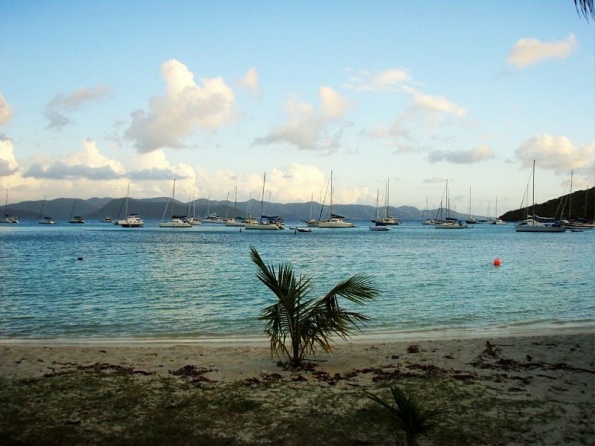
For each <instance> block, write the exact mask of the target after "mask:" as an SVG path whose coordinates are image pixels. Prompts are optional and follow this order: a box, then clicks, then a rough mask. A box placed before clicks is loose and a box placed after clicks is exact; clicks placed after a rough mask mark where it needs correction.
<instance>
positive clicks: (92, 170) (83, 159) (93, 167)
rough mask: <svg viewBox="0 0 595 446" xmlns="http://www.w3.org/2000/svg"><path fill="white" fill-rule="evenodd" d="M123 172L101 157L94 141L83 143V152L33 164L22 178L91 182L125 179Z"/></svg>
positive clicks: (109, 160) (116, 163)
mask: <svg viewBox="0 0 595 446" xmlns="http://www.w3.org/2000/svg"><path fill="white" fill-rule="evenodd" d="M125 174H126V172H125V170H124V168H123V167H122V165H121V164H120V163H119V162H118V161H115V160H111V159H109V158H107V157H105V156H104V155H102V154H101V153H100V152H99V150H98V149H97V146H96V144H95V142H94V141H92V140H86V141H84V142H83V150H82V151H80V152H75V153H72V154H70V155H68V156H66V157H63V158H60V159H54V160H46V161H40V162H36V163H33V164H31V165H30V166H29V168H28V169H27V170H26V171H25V172H24V174H23V177H24V178H36V179H53V180H66V179H69V180H77V179H87V180H93V181H104V180H105V181H107V180H118V179H122V178H124V177H125Z"/></svg>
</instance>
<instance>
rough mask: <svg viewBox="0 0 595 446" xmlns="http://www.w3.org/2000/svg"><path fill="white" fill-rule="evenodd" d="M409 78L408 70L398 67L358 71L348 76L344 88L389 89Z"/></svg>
mask: <svg viewBox="0 0 595 446" xmlns="http://www.w3.org/2000/svg"><path fill="white" fill-rule="evenodd" d="M410 79H411V77H410V75H409V72H407V71H406V70H403V69H400V68H392V69H389V70H385V71H381V72H378V73H371V72H369V71H360V72H359V73H358V74H356V75H353V76H351V77H350V78H349V82H348V84H347V85H346V88H348V89H351V90H356V91H371V92H378V91H391V90H393V91H394V90H396V89H398V87H399V85H402V84H403V83H404V82H406V81H409V80H410Z"/></svg>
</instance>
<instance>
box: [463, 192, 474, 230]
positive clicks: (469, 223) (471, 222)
mask: <svg viewBox="0 0 595 446" xmlns="http://www.w3.org/2000/svg"><path fill="white" fill-rule="evenodd" d="M465 223H467V224H468V225H475V224H477V219H476V218H475V217H474V216H473V214H471V188H469V218H468V219H467V220H465Z"/></svg>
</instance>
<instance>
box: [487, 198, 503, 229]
mask: <svg viewBox="0 0 595 446" xmlns="http://www.w3.org/2000/svg"><path fill="white" fill-rule="evenodd" d="M488 223H489V224H491V225H505V224H506V222H505V221H504V220H502V219H501V218H500V217H498V197H496V217H494V219H493V220H492V219H490V220H488Z"/></svg>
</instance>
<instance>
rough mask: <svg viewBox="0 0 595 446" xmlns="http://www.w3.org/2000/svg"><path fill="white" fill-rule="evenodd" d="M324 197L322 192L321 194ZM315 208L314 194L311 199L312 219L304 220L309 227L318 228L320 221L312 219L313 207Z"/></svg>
mask: <svg viewBox="0 0 595 446" xmlns="http://www.w3.org/2000/svg"><path fill="white" fill-rule="evenodd" d="M321 195H322V192H321ZM313 206H314V194H312V196H311V197H310V218H309V219H308V220H302V221H303V222H304V223H306V225H307V226H309V227H314V228H315V227H318V223H319V220H316V219H315V218H312V207H313Z"/></svg>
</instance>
